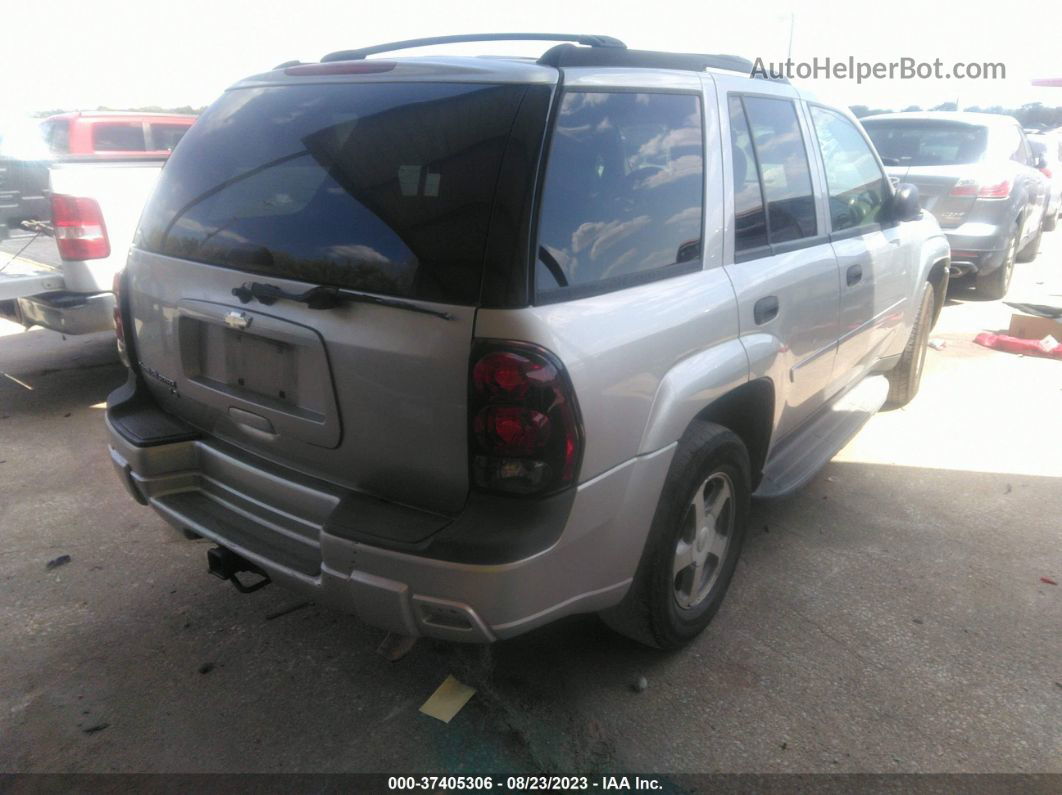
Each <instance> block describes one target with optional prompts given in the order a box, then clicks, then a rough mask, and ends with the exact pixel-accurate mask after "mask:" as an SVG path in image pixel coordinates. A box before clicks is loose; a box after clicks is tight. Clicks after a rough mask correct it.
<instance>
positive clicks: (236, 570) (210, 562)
mask: <svg viewBox="0 0 1062 795" xmlns="http://www.w3.org/2000/svg"><path fill="white" fill-rule="evenodd" d="M207 567H208V568H209V569H210V573H211V574H213V575H214V576H215V577H217V578H218V579H219V580H228V581H229V582H231V583H232V586H233V587H234V588H235V589H236V590H237V591H239V592H240V593H254V592H255V591H258V590H261V589H262V588H265V587H266V586H267V585H269V583H271V582H272V580H270V579H269V575H268V574H266V573H265V572H264V571H262V569H261V568H259V567H258V566H256V565H255V564H254V563H251V561H249V560H247V559H246V558H241V557H240V556H239V555H237V554H236V553H235V552H233V551H232V550H231V549H225V547H214V548H213V549H208V550H207ZM245 571H246V572H250V573H251V574H257V575H258V576H259V577H261V578H262V579H260V580H259V581H258V582H255V583H252V584H251V585H244V584H243V583H242V582H241V581H240V578H239V577H237V576H236V575H237V574H240V573H241V572H245Z"/></svg>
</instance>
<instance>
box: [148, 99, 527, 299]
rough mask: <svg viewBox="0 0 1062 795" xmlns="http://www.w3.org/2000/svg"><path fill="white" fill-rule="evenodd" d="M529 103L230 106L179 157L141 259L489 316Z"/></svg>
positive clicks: (204, 122) (161, 190) (242, 102)
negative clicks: (496, 256)
mask: <svg viewBox="0 0 1062 795" xmlns="http://www.w3.org/2000/svg"><path fill="white" fill-rule="evenodd" d="M527 90H528V89H527V88H526V87H524V86H516V85H483V84H446V83H389V84H383V83H377V84H358V83H346V84H332V85H321V84H312V85H297V86H285V87H266V88H253V89H238V90H234V91H230V92H228V93H227V94H226V95H224V96H223V97H222V98H221V99H220V100H218V102H217V103H215V104H214V105H213V106H212V107H211V108H210V109H209V110H208V111H207V112H206V113H205V114H204V115H203V116H201V117H200V118H199V120H198V121H197V122H196V124H195V125H194V126H193V127H192V128H191V129H190V130H189V131H188V133H187V134H186V135H185V136H184V138H183V139H182V141H181V145H180V146H179V147H178V148H177V149H176V150H175V151H174V153H173V155H172V156H171V157H170V159H169V162H168V164H167V166H166V168H165V169H163V173H162V176H161V178H160V181H159V184H158V187H157V189H156V191H155V194H154V196H153V197H152V199H151V201H150V202H149V203H148V206H147V207H146V208H145V210H144V214H143V217H142V219H141V226H140V231H139V236H138V245H139V246H141V247H142V248H144V249H147V250H149V251H154V252H157V253H159V254H167V255H170V256H174V257H182V258H185V259H191V260H197V261H200V262H205V263H209V264H214V265H220V266H224V267H228V268H235V269H238V270H243V271H250V272H254V273H260V274H264V275H268V276H274V277H286V278H292V279H299V280H304V281H308V282H314V283H318V284H329V285H335V286H338V287H347V288H351V289H356V290H365V291H370V292H378V293H383V294H388V295H399V296H411V297H417V298H424V299H429V300H439V301H449V302H456V303H469V304H471V303H475V302H476V301H477V300H478V295H479V288H480V280H481V277H482V271H483V262H484V250H485V245H486V239H487V230H488V224H489V221H490V219H491V211H492V207H493V200H494V189H495V186H496V185H497V184H498V178H499V165H500V163H501V161H502V156H503V154H504V152H505V149H506V145H507V141H508V139H509V132H510V129H511V128H512V126H513V120H514V117H515V114H516V111H517V108H518V106H519V104H520V102H521V100H522V98H523V96H524V94H525V92H526V91H527Z"/></svg>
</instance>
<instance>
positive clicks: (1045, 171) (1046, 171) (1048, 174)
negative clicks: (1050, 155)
mask: <svg viewBox="0 0 1062 795" xmlns="http://www.w3.org/2000/svg"><path fill="white" fill-rule="evenodd" d="M1040 173H1041V174H1043V175H1044V176H1045V177H1047V178H1048V179H1051V176H1052V175H1051V169H1049V168H1048V167H1047V166H1044V167H1043V168H1041V169H1040Z"/></svg>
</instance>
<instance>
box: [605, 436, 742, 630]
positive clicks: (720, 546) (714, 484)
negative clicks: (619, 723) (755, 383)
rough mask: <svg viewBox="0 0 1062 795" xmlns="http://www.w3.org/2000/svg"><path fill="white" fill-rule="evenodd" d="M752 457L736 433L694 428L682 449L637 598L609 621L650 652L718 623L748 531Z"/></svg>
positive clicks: (630, 596)
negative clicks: (714, 619)
mask: <svg viewBox="0 0 1062 795" xmlns="http://www.w3.org/2000/svg"><path fill="white" fill-rule="evenodd" d="M750 493H751V476H750V467H749V455H748V451H747V450H746V449H745V445H744V444H743V443H742V441H741V440H740V439H739V438H738V437H737V436H736V435H735V434H734V433H732V432H731V431H729V430H727V429H726V428H723V427H722V426H720V425H716V424H714V423H709V422H695V423H694V424H693V425H692V426H691V427H690V429H689V430H688V431H687V432H686V434H685V436H684V437H683V439H682V441H681V442H680V443H679V446H678V450H677V451H676V452H675V458H674V459H673V460H672V462H671V468H670V469H669V470H668V476H667V480H666V481H665V482H664V488H663V490H662V492H661V494H660V501H659V502H658V503H657V508H656V513H655V515H654V517H653V524H652V527H651V528H650V531H649V538H648V540H647V541H646V546H645V549H644V550H643V552H642V559H641V562H640V564H639V566H638V571H637V573H636V575H635V577H634V582H633V583H632V584H631V588H630V591H629V592H628V593H627V596H626V597H625V598H624V600H623V602H621V603H620V604H619V605H617V606H616V607H614V608H611V609H610V610H608V611H606V612H604V613H602V618H603V619H604V620H605V623H607V624H608V625H609V626H610V627H612V628H613V629H614V630H616V631H617V632H620V633H621V634H623V635H627V636H628V637H630V638H633V639H634V640H637V641H639V642H641V643H644V644H646V645H648V646H654V647H656V648H660V649H675V648H679V647H680V646H683V645H685V644H686V643H688V642H689V641H691V640H693V638H695V637H697V635H699V634H700V633H701V632H702V631H703V630H704V628H705V627H706V626H708V623H709V622H710V621H711V620H712V617H713V616H715V614H716V611H718V610H719V606H720V605H721V604H722V602H723V597H724V596H725V595H726V591H727V588H728V587H729V586H730V580H731V579H732V578H733V576H734V568H735V567H736V566H737V561H738V557H739V556H740V554H741V547H742V545H743V543H744V541H745V530H746V526H747V524H748V511H749V499H750Z"/></svg>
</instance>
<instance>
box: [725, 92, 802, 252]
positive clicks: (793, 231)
mask: <svg viewBox="0 0 1062 795" xmlns="http://www.w3.org/2000/svg"><path fill="white" fill-rule="evenodd" d="M743 101H744V103H745V113H746V114H747V115H748V120H749V126H750V127H751V128H752V141H753V145H754V146H755V149H756V159H757V162H758V163H759V167H760V181H761V182H762V183H763V190H764V193H765V194H766V197H767V229H768V237H769V239H770V242H771V243H785V242H787V241H790V240H799V239H801V238H804V237H812V236H814V235H815V234H817V225H816V222H815V199H814V197H813V196H812V192H811V170H810V168H809V166H808V155H807V150H806V149H805V148H804V137H803V135H802V134H801V132H800V123H799V122H798V121H797V115H796V108H795V107H794V106H793V103H792V102H790V101H789V100H784V99H768V98H765V97H744V98H743Z"/></svg>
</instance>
